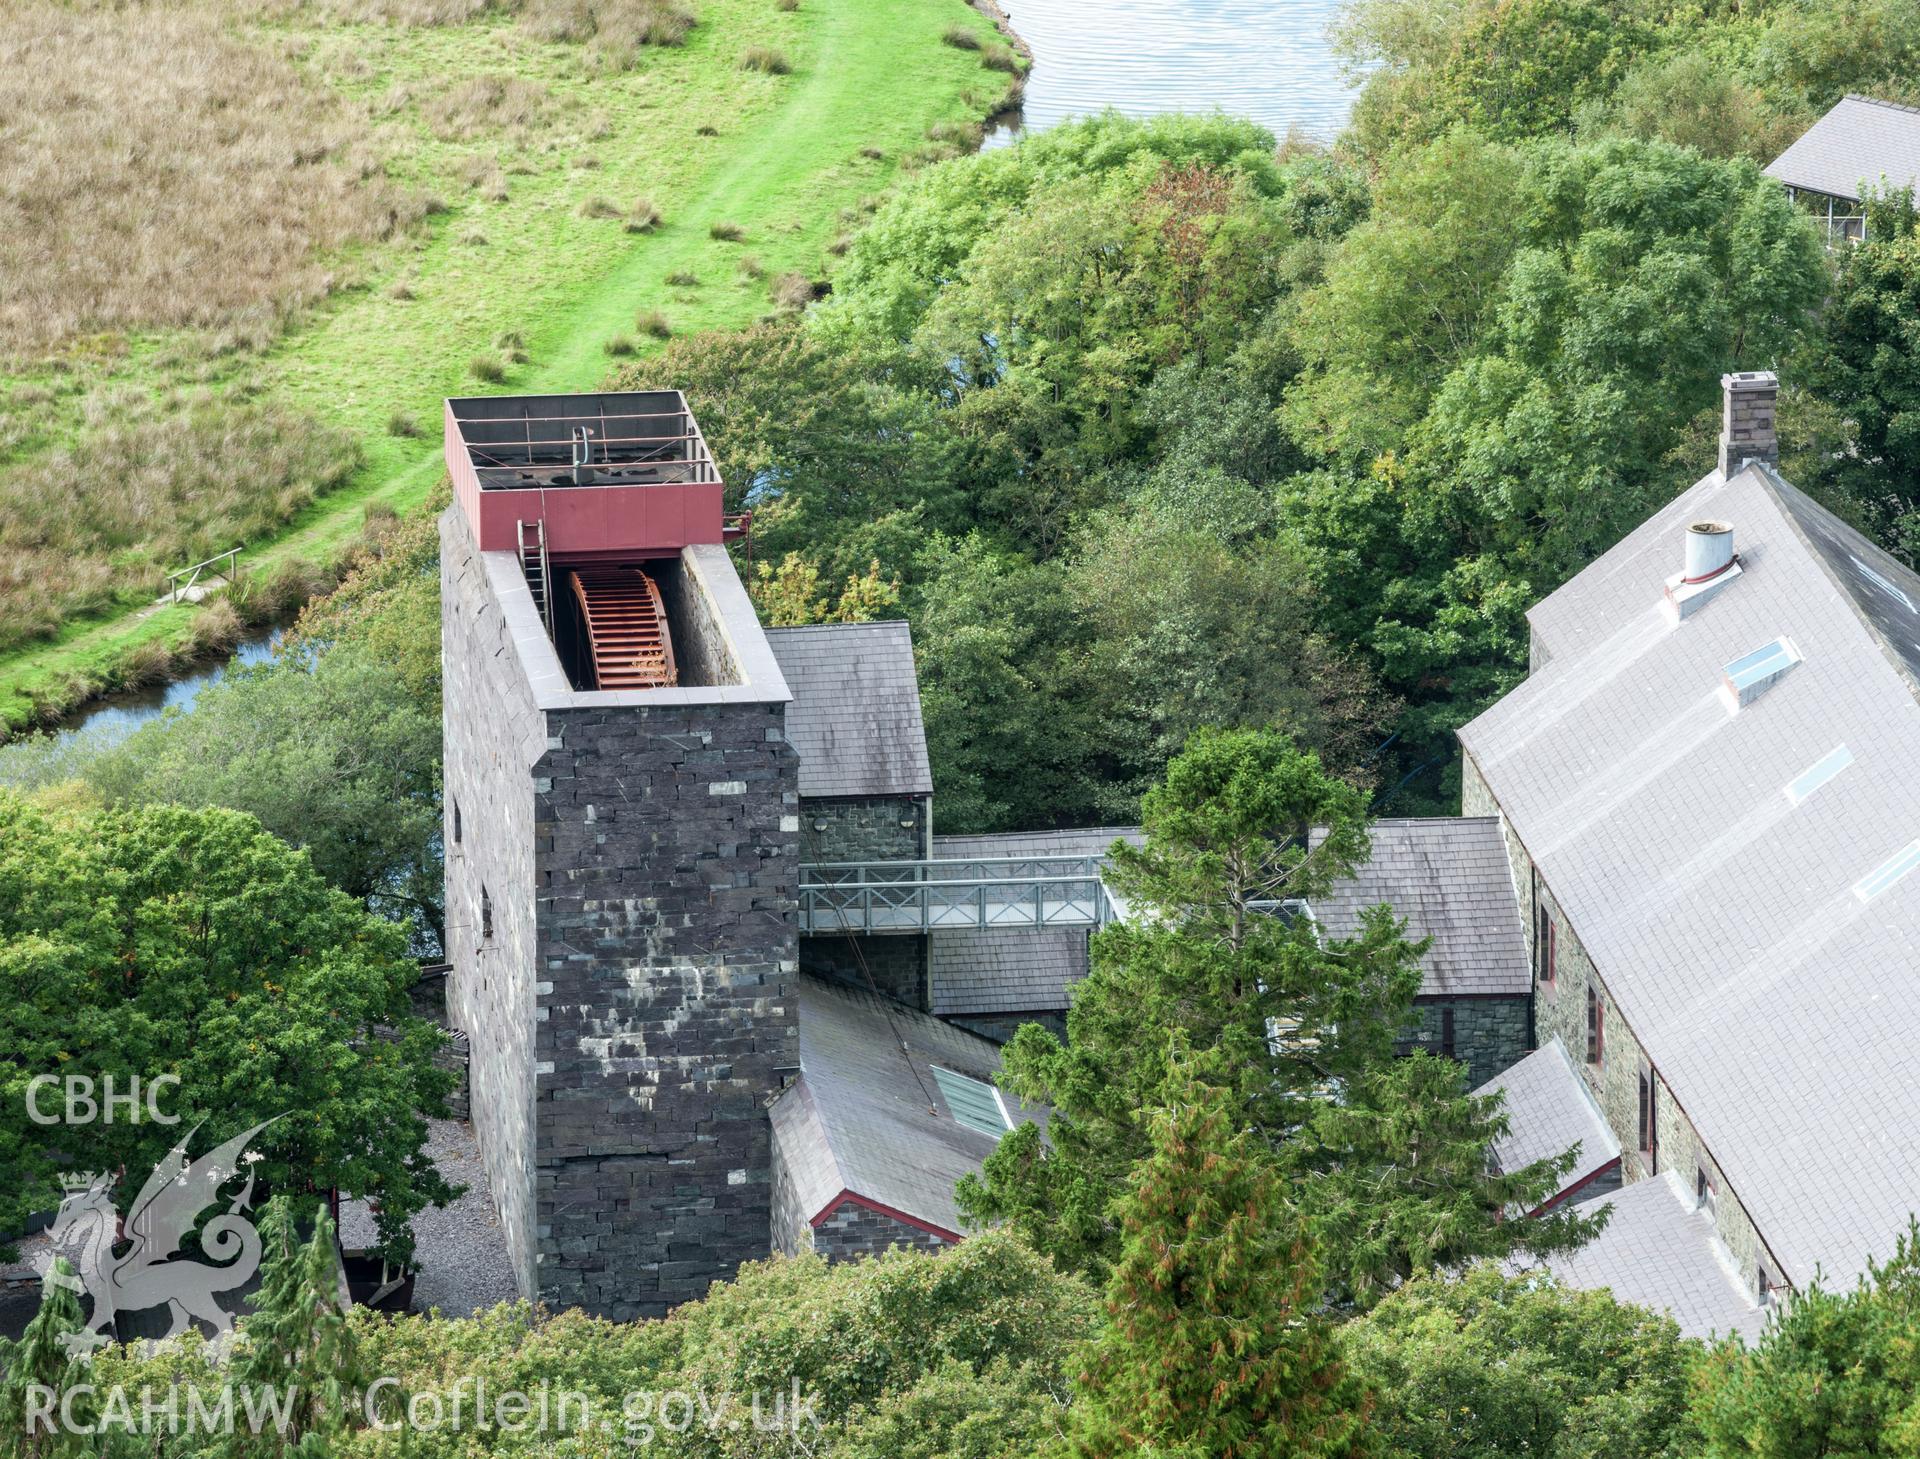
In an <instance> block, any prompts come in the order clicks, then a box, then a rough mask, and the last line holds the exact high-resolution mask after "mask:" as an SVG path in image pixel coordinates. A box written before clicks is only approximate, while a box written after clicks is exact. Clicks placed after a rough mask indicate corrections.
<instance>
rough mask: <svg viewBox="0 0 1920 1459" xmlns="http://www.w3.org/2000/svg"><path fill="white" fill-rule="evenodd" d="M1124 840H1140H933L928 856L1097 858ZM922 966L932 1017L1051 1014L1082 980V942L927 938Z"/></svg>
mask: <svg viewBox="0 0 1920 1459" xmlns="http://www.w3.org/2000/svg"><path fill="white" fill-rule="evenodd" d="M1123 839H1124V840H1128V841H1132V842H1134V843H1135V844H1136V845H1137V844H1139V843H1140V842H1141V841H1142V840H1143V839H1144V838H1143V837H1142V836H1141V834H1140V831H1139V829H1138V828H1137V827H1134V826H1109V827H1105V828H1101V829H1096V830H1090V831H1014V832H1004V833H1001V834H998V835H989V836H935V837H934V838H933V854H934V856H935V857H936V858H937V859H964V858H968V857H991V858H1000V857H1020V856H1097V855H1099V854H1101V853H1102V852H1104V851H1105V850H1106V849H1107V848H1108V847H1109V846H1111V845H1112V844H1113V843H1114V842H1115V841H1116V840H1123ZM927 960H928V968H929V971H930V975H931V979H932V984H933V1001H932V1007H933V1011H934V1012H935V1013H939V1014H947V1015H954V1014H977V1013H1058V1012H1062V1011H1064V1010H1065V1008H1066V1006H1067V990H1068V989H1069V988H1071V987H1072V986H1073V985H1074V984H1075V983H1077V982H1079V981H1080V980H1081V979H1082V978H1084V977H1085V976H1086V975H1087V934H1086V933H1085V932H1084V931H1081V930H1077V929H1069V928H1061V929H1053V930H1048V931H1044V932H1025V931H1021V930H1020V929H1018V928H1010V927H1009V928H999V929H996V930H993V931H989V932H934V933H930V934H929V935H928V947H927Z"/></svg>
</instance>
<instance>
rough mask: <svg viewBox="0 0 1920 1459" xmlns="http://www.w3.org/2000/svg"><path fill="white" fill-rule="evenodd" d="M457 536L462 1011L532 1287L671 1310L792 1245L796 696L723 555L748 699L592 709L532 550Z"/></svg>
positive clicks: (501, 1184) (445, 528) (448, 662)
mask: <svg viewBox="0 0 1920 1459" xmlns="http://www.w3.org/2000/svg"><path fill="white" fill-rule="evenodd" d="M442 546H443V552H442V594H443V603H442V615H443V628H444V634H445V648H444V667H445V704H446V725H445V730H446V740H447V753H446V787H447V806H448V812H447V814H448V825H447V846H448V856H447V887H448V927H449V937H448V940H449V943H450V946H449V948H448V956H449V961H451V962H452V963H453V964H454V971H453V974H452V975H451V977H450V987H449V997H448V1004H449V1009H450V1011H451V1013H452V1015H453V1017H454V1019H455V1021H456V1022H457V1023H458V1025H459V1026H460V1027H461V1028H462V1029H464V1030H466V1031H467V1033H468V1034H469V1036H470V1038H471V1041H472V1064H471V1068H472V1088H473V1094H472V1099H473V1110H474V1123H475V1127H476V1132H477V1133H478V1134H479V1136H480V1143H481V1148H482V1151H483V1152H484V1157H485V1161H486V1165H487V1171H488V1176H489V1178H490V1180H491V1182H492V1185H493V1189H494V1193H495V1200H496V1204H497V1206H498V1208H499V1210H500V1213H501V1220H502V1224H503V1226H505V1227H506V1229H507V1238H508V1247H509V1252H510V1255H511V1260H512V1263H513V1267H514V1274H515V1280H516V1282H517V1283H518V1284H519V1286H520V1289H521V1291H522V1292H524V1293H526V1294H527V1295H529V1296H534V1297H538V1298H539V1299H540V1300H543V1301H546V1302H548V1303H551V1304H553V1305H555V1306H562V1307H571V1306H577V1307H583V1308H585V1309H587V1310H589V1311H592V1312H595V1313H598V1314H601V1315H604V1316H608V1317H612V1318H616V1319H623V1320H624V1319H631V1318H636V1317H643V1316H658V1315H661V1314H663V1313H665V1312H666V1311H668V1310H669V1309H670V1308H672V1307H674V1306H676V1305H678V1304H679V1303H681V1302H685V1301H687V1300H690V1299H692V1298H696V1297H699V1296H700V1295H702V1294H703V1293H704V1292H705V1291H706V1289H707V1287H708V1285H709V1284H710V1283H711V1282H712V1281H714V1280H715V1279H717V1278H721V1277H726V1276H730V1275H731V1274H732V1273H733V1271H734V1270H735V1268H736V1267H737V1266H738V1265H739V1263H740V1262H742V1261H744V1260H748V1259H751V1258H758V1257H762V1256H764V1255H765V1254H766V1253H767V1251H768V1250H769V1249H770V1246H771V1244H772V1239H773V1217H772V1154H771V1129H770V1125H769V1121H768V1117H767V1111H766V1102H767V1101H768V1100H769V1099H770V1098H771V1097H772V1096H773V1095H774V1094H775V1093H777V1092H778V1091H779V1089H781V1088H782V1087H783V1085H784V1083H785V1081H786V1080H787V1079H789V1078H790V1077H791V1076H792V1074H793V1073H794V1072H796V1070H797V1067H798V1063H799V1038H798V1031H797V1026H796V1006H795V1001H794V980H795V978H796V976H797V966H798V956H797V945H796V935H795V918H794V908H795V901H794V888H795V883H796V878H797V869H798V865H799V842H800V820H799V791H798V772H799V767H798V762H797V757H796V755H795V753H794V750H793V747H792V746H791V745H790V744H788V742H787V738H786V730H785V706H786V695H785V690H784V687H783V686H782V685H781V682H780V678H779V674H778V669H777V666H775V664H774V661H773V658H772V653H771V650H770V649H768V648H767V646H766V644H765V642H764V638H762V637H761V636H760V630H759V628H758V625H757V623H755V622H753V621H752V614H751V609H750V607H749V606H748V604H747V600H746V595H745V593H744V591H743V590H741V589H740V587H739V584H738V582H737V580H734V579H732V578H731V572H732V569H731V567H730V566H729V565H728V564H726V563H725V562H724V560H718V561H716V562H715V563H713V564H711V565H710V567H711V571H710V572H708V573H706V574H705V575H703V574H702V573H700V572H696V571H690V572H688V573H687V574H685V575H684V576H683V577H682V578H681V579H680V581H679V584H678V586H680V587H682V588H685V589H687V590H689V591H699V592H704V593H706V594H707V595H708V601H707V602H706V603H705V604H704V605H703V604H698V603H694V604H688V603H683V604H682V605H681V607H682V611H683V613H685V612H693V613H697V612H705V613H706V614H707V615H708V617H709V621H710V623H711V625H712V632H713V634H714V638H715V643H716V644H718V643H720V642H722V641H724V645H725V648H726V651H727V652H728V653H729V654H730V655H731V656H732V661H733V662H734V663H735V664H736V665H737V666H739V665H746V666H748V667H746V668H744V669H743V672H742V673H741V674H740V677H741V678H742V679H743V680H750V681H751V682H749V683H748V684H747V685H746V686H744V687H740V688H730V689H725V690H715V691H712V693H711V695H707V694H703V693H702V692H701V691H699V690H688V689H666V690H659V691H647V692H635V693H628V694H619V695H613V694H578V693H574V692H573V691H572V690H571V688H570V686H569V685H568V684H567V682H566V679H565V676H564V673H563V672H562V671H561V669H560V666H559V661H558V659H557V657H556V656H555V655H554V653H553V650H552V645H551V644H550V643H549V642H548V641H547V639H546V635H545V633H544V630H543V629H542V628H541V627H540V624H539V620H538V616H537V614H536V613H535V612H534V609H533V606H532V599H531V597H530V596H529V595H528V594H527V593H526V591H525V585H524V583H523V582H522V581H521V580H520V578H519V575H518V571H517V568H515V567H514V566H513V565H512V563H511V559H510V557H509V556H508V555H507V554H493V555H492V556H493V557H494V558H497V559H500V561H494V562H489V560H488V559H487V558H485V557H483V556H482V555H481V554H479V553H477V552H475V551H474V550H473V545H472V540H471V537H470V535H469V533H468V529H467V526H466V522H465V519H464V517H462V516H461V515H460V514H459V513H458V511H457V509H456V510H455V511H453V512H450V513H449V514H448V516H447V517H446V518H445V519H443V523H442ZM703 551H707V550H706V549H689V550H688V553H687V554H684V555H683V559H682V561H683V564H687V565H689V566H698V564H693V563H692V562H691V558H692V557H693V556H694V555H696V554H697V553H699V552H703ZM713 553H719V554H721V558H722V559H724V549H718V548H716V549H712V550H711V552H709V553H708V555H709V556H711V555H712V554H713ZM716 574H717V575H721V576H725V577H726V578H727V579H728V580H727V581H726V582H724V583H715V582H713V581H710V580H709V579H710V578H712V577H713V576H714V575H716ZM714 651H715V652H717V651H718V649H717V648H716V649H714ZM756 686H764V692H756Z"/></svg>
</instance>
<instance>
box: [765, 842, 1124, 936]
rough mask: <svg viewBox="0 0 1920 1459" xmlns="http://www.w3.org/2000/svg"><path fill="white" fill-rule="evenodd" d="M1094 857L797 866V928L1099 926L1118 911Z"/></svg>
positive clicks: (882, 930)
mask: <svg viewBox="0 0 1920 1459" xmlns="http://www.w3.org/2000/svg"><path fill="white" fill-rule="evenodd" d="M1102 861H1103V858H1101V857H1098V856H1021V857H989V858H971V859H946V860H929V861H835V862H819V863H814V864H810V865H803V866H802V867H801V868H800V888H799V896H800V930H801V931H802V932H811V933H821V932H856V933H886V932H905V933H912V932H937V931H941V930H946V929H951V930H957V931H969V930H970V931H982V930H987V929H992V928H1026V929H1029V930H1033V931H1039V930H1043V929H1046V928H1055V927H1061V928H1065V927H1077V928H1089V929H1090V928H1098V927H1104V926H1106V925H1107V923H1109V922H1112V921H1114V920H1115V919H1116V918H1118V917H1119V916H1120V915H1121V910H1122V909H1121V908H1120V906H1119V905H1118V904H1117V903H1116V902H1115V900H1114V899H1113V897H1112V896H1111V895H1110V894H1109V893H1108V891H1107V889H1106V887H1105V885H1104V884H1102V882H1101V880H1100V868H1101V864H1102Z"/></svg>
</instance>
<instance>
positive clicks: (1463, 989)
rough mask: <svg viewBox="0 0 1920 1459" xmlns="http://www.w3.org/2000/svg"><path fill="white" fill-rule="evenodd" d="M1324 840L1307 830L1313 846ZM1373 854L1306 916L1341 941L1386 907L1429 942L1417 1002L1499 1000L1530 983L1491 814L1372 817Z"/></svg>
mask: <svg viewBox="0 0 1920 1459" xmlns="http://www.w3.org/2000/svg"><path fill="white" fill-rule="evenodd" d="M1323 835H1324V833H1322V832H1318V831H1316V832H1315V833H1314V844H1316V845H1318V844H1319V842H1320V841H1321V839H1323ZM1372 839H1373V854H1372V856H1371V857H1369V858H1368V861H1367V864H1366V865H1365V866H1363V867H1361V868H1360V870H1359V871H1358V872H1357V873H1356V874H1355V875H1354V876H1352V877H1351V878H1349V879H1348V880H1346V881H1343V882H1341V883H1339V884H1338V885H1337V886H1335V887H1334V888H1333V890H1332V891H1331V892H1330V893H1328V895H1327V896H1325V897H1321V898H1315V899H1314V902H1313V913H1314V916H1315V917H1317V918H1319V920H1320V923H1321V925H1322V926H1323V927H1325V928H1326V929H1327V930H1328V931H1329V932H1332V933H1333V934H1334V935H1336V936H1340V937H1345V936H1349V935H1351V934H1352V933H1353V932H1355V931H1356V930H1357V929H1358V927H1359V925H1360V914H1361V912H1363V911H1364V910H1365V909H1366V908H1368V907H1373V906H1377V905H1379V904H1380V903H1382V902H1385V903H1386V904H1387V905H1388V906H1390V907H1392V908H1393V911H1394V915H1395V916H1397V917H1401V918H1404V919H1405V921H1406V924H1407V936H1409V937H1412V938H1422V937H1431V938H1432V939H1433V946H1432V947H1431V948H1429V949H1428V950H1427V955H1426V958H1425V959H1424V960H1423V962H1422V964H1421V979H1420V991H1421V993H1422V994H1423V995H1431V996H1444V995H1455V996H1458V995H1462V994H1506V995H1511V996H1515V997H1524V996H1525V995H1526V994H1527V993H1528V991H1529V990H1530V989H1531V988H1532V986H1533V972H1532V969H1531V967H1530V966H1529V964H1528V961H1527V945H1526V939H1525V936H1524V935H1523V931H1522V928H1521V925H1520V904H1519V901H1518V899H1517V897H1516V896H1515V894H1514V889H1513V873H1512V872H1511V870H1509V868H1508V865H1507V848H1506V843H1505V842H1504V841H1503V840H1502V839H1501V835H1500V821H1499V819H1498V817H1495V816H1434V817H1427V818H1420V819H1403V820H1379V821H1375V822H1374V823H1373V828H1372Z"/></svg>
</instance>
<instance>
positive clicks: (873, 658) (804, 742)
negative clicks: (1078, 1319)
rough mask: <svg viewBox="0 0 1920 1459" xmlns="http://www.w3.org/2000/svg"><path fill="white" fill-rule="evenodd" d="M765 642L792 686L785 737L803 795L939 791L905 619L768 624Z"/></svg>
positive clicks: (901, 793) (929, 792)
mask: <svg viewBox="0 0 1920 1459" xmlns="http://www.w3.org/2000/svg"><path fill="white" fill-rule="evenodd" d="M767 642H768V643H770V644H772V645H773V656H774V657H775V658H776V659H778V660H779V662H780V672H781V673H782V674H783V675H784V676H785V677H786V681H787V687H788V688H789V689H790V690H791V691H792V692H793V703H792V704H791V705H789V706H788V707H787V738H788V740H790V741H791V742H792V744H793V747H794V749H795V750H797V751H799V753H800V793H801V794H802V795H805V796H888V795H931V794H932V793H933V772H932V771H931V770H929V769H928V768H927V735H926V730H925V729H924V728H923V727H922V726H921V723H920V680H919V677H918V676H917V675H916V673H915V672H914V667H913V639H912V638H911V637H910V636H909V635H908V632H907V625H906V624H904V623H820V624H813V625H809V626H807V627H804V628H770V629H768V630H767Z"/></svg>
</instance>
